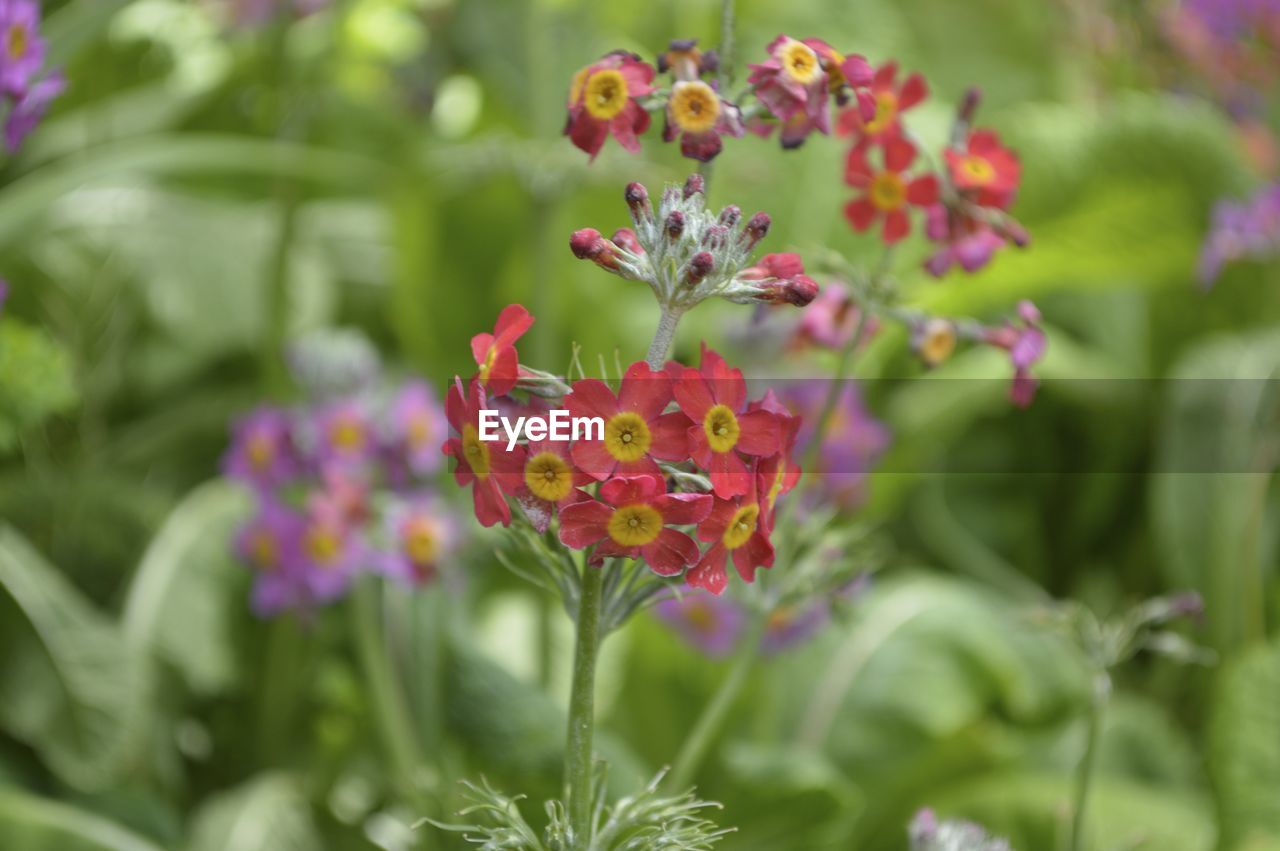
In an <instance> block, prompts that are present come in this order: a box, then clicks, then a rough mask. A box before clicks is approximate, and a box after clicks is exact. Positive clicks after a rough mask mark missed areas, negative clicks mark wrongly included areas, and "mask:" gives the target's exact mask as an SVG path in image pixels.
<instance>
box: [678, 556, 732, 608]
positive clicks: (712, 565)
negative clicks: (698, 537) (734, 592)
mask: <svg viewBox="0 0 1280 851" xmlns="http://www.w3.org/2000/svg"><path fill="white" fill-rule="evenodd" d="M727 555H728V553H727V551H726V550H725V548H724V544H716V545H715V546H714V547H712V548H711V549H709V550H707V551H706V552H705V553H703V554H702V560H701V561H699V562H698V564H697V565H696V566H695V567H694V568H693V569H692V570H690V571H689V574H688V576H686V577H685V578H684V579H685V582H688V583H689V587H691V588H705V589H706V590H708V591H710V592H711V593H712V594H715V595H716V596H717V597H718V596H720V595H721V594H723V593H724V589H725V587H726V586H727V585H728V584H729V575H728V574H727V573H725V569H724V562H725V558H726V556H727Z"/></svg>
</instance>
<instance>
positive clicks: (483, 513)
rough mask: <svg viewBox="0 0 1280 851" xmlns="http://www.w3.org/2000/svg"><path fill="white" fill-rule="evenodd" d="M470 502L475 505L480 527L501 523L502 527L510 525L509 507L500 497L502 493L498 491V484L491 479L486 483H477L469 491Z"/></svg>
mask: <svg viewBox="0 0 1280 851" xmlns="http://www.w3.org/2000/svg"><path fill="white" fill-rule="evenodd" d="M471 496H472V501H473V502H474V504H475V509H476V519H477V520H479V521H480V525H481V526H492V525H494V524H495V523H501V524H502V525H503V526H510V525H511V506H509V505H507V501H506V500H505V499H503V497H502V491H501V490H499V489H498V483H497V482H496V481H494V480H493V479H489V480H488V481H484V482H481V481H477V482H476V484H475V487H473V488H472V489H471Z"/></svg>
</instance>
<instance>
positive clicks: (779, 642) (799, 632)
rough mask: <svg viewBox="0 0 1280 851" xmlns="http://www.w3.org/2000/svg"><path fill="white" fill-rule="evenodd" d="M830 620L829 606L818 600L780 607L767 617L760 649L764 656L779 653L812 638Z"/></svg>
mask: <svg viewBox="0 0 1280 851" xmlns="http://www.w3.org/2000/svg"><path fill="white" fill-rule="evenodd" d="M830 620H831V606H830V604H828V603H827V601H825V600H818V601H817V602H814V603H811V604H809V605H806V606H781V607H779V608H777V609H774V610H773V612H771V613H770V615H769V622H768V623H767V624H766V625H765V633H764V638H763V639H762V640H761V642H760V649H761V652H763V653H764V654H766V655H770V656H771V655H773V654H775V653H781V652H782V651H784V650H787V649H789V648H792V647H795V646H796V645H797V644H802V643H804V642H806V641H808V640H809V639H811V638H813V637H814V636H815V635H817V634H818V632H819V631H820V630H821V629H822V628H823V627H824V626H826V625H827V622H828V621H830Z"/></svg>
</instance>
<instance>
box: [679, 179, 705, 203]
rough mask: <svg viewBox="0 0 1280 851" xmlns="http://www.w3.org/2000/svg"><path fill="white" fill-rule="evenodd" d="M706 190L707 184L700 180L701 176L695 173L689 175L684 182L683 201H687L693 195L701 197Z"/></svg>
mask: <svg viewBox="0 0 1280 851" xmlns="http://www.w3.org/2000/svg"><path fill="white" fill-rule="evenodd" d="M706 188H707V182H706V181H705V180H703V179H702V175H700V174H698V173H697V172H695V173H693V174H691V175H689V179H688V180H686V181H685V182H684V200H686V201H688V200H689V199H690V198H692V197H693V196H694V195H701V194H702V193H703V192H705V191H706Z"/></svg>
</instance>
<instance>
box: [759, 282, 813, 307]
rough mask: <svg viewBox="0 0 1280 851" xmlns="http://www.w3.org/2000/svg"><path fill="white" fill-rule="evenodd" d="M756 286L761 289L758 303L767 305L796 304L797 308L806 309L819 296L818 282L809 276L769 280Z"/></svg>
mask: <svg viewBox="0 0 1280 851" xmlns="http://www.w3.org/2000/svg"><path fill="white" fill-rule="evenodd" d="M756 286H757V287H759V289H760V292H759V293H758V294H757V295H756V301H761V302H764V303H765V304H794V305H795V306H796V307H804V306H805V305H806V304H808V303H809V302H811V301H813V300H814V299H815V298H817V296H818V282H817V281H815V280H814V279H813V278H810V277H809V276H808V275H796V276H795V277H794V278H768V279H766V280H763V281H761V282H760V283H758V284H756Z"/></svg>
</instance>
